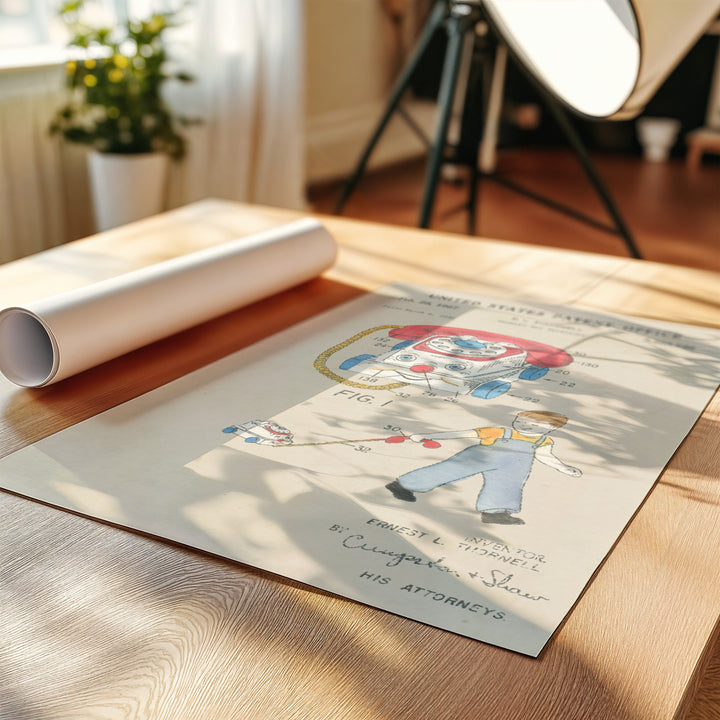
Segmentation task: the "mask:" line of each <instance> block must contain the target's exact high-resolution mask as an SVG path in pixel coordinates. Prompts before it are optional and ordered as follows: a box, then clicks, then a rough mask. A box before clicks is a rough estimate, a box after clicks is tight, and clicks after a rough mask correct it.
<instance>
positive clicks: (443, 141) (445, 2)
mask: <svg viewBox="0 0 720 720" xmlns="http://www.w3.org/2000/svg"><path fill="white" fill-rule="evenodd" d="M481 21H483V22H484V23H487V25H488V32H486V33H485V34H484V35H478V33H477V32H476V26H477V25H478V23H480V22H481ZM443 26H444V27H445V30H446V32H447V47H446V50H445V58H444V61H443V68H442V74H441V78H440V86H439V90H438V95H437V106H438V110H437V121H436V129H435V137H434V141H433V142H430V141H429V140H428V139H427V138H425V137H424V136H423V137H422V139H423V140H424V142H425V143H426V144H427V145H428V146H429V150H430V152H429V156H428V162H427V168H426V171H425V184H424V189H423V197H422V202H421V205H420V215H419V220H418V226H419V227H421V228H428V227H430V221H431V219H432V213H433V207H434V203H435V195H436V193H437V186H438V181H439V178H440V170H441V167H442V166H443V164H447V163H449V164H453V165H463V164H466V165H468V166H469V168H470V182H469V189H468V192H469V197H468V203H467V211H468V232H469V233H470V234H471V235H474V234H475V226H476V216H477V195H478V189H479V180H480V179H481V178H485V179H488V180H492V181H494V182H497V183H499V184H501V185H503V186H505V187H507V188H509V189H510V190H513V191H514V192H517V193H520V194H522V195H524V196H525V197H528V198H529V199H531V200H534V201H536V202H540V203H543V204H545V205H547V206H548V207H550V208H552V209H554V210H556V211H558V212H562V213H565V214H566V215H568V216H570V217H573V218H574V219H576V220H578V221H580V222H584V223H586V224H589V225H592V226H593V227H596V228H598V229H600V230H604V231H606V232H611V233H614V234H617V235H619V236H620V237H621V238H622V239H623V241H624V243H625V246H626V248H627V250H628V253H629V254H630V255H631V256H632V257H635V258H640V257H642V256H641V254H640V252H639V250H638V248H637V246H636V244H635V241H634V239H633V237H632V234H631V233H630V230H629V229H628V227H627V225H626V224H625V222H624V220H623V218H622V216H621V215H620V212H619V211H618V209H617V207H616V205H615V203H614V201H613V199H612V197H611V196H610V193H609V191H608V190H607V188H606V187H605V184H604V183H603V181H602V179H601V178H600V176H599V174H598V173H597V170H596V169H595V166H594V165H593V163H592V160H591V158H590V156H589V155H588V153H587V150H586V149H585V146H584V145H583V142H582V140H581V138H580V136H579V134H578V132H577V130H576V129H575V127H574V126H573V124H572V123H571V122H570V119H569V118H568V116H567V114H566V112H565V110H564V108H563V107H562V105H561V103H560V101H558V100H557V99H556V98H555V97H554V96H553V95H551V94H550V92H549V91H548V90H547V89H546V88H544V87H543V86H542V85H541V84H540V82H539V81H537V80H536V79H535V78H534V77H532V76H531V75H530V74H529V73H528V77H529V80H530V81H531V83H532V85H533V86H534V87H535V89H536V91H537V92H538V94H539V96H540V98H541V100H542V101H543V104H544V105H545V106H546V107H547V108H548V110H549V111H550V113H551V114H552V116H553V118H554V119H555V122H556V123H557V124H558V126H559V128H560V130H561V131H562V133H563V135H564V136H565V138H566V140H567V142H568V144H569V145H570V147H571V148H572V150H573V151H574V153H575V155H576V157H577V159H578V161H579V162H580V165H581V166H582V169H583V170H584V172H585V175H586V176H587V178H588V180H589V181H590V183H591V184H592V186H593V188H594V189H595V192H596V193H597V195H598V197H599V198H600V201H601V202H602V204H603V206H604V209H605V211H606V212H607V214H608V216H609V217H610V219H611V220H612V224H611V225H608V224H606V223H602V222H600V221H598V220H596V219H595V218H593V217H590V216H588V215H586V214H584V213H582V212H580V211H578V210H576V209H574V208H571V207H569V206H567V205H564V204H563V203H560V202H557V201H555V200H553V199H550V198H547V197H544V196H542V195H540V194H538V193H536V192H534V191H532V190H528V189H526V188H524V187H522V186H521V185H519V184H517V183H515V182H514V181H511V180H509V179H508V178H505V177H503V176H501V175H500V174H499V173H497V172H495V170H494V168H493V169H492V170H490V171H488V170H487V169H486V168H485V167H479V166H478V161H477V158H478V153H479V152H481V142H482V143H483V145H484V146H485V148H487V143H488V142H492V143H494V142H495V136H494V131H495V129H496V126H497V122H498V116H499V103H501V102H502V97H501V94H500V96H499V95H498V88H499V87H500V86H501V85H502V83H503V82H504V77H503V75H504V73H503V72H502V71H503V67H500V66H496V60H497V59H498V58H499V59H501V60H502V61H503V63H504V59H505V57H507V53H508V49H507V47H506V46H505V45H504V43H503V41H502V39H501V38H500V37H499V36H498V34H497V33H496V32H495V31H494V30H493V28H492V25H491V23H490V22H489V21H488V18H487V17H486V16H485V12H484V10H483V1H482V0H436V2H435V4H434V5H433V7H432V9H431V11H430V14H429V16H428V19H427V21H426V22H425V25H424V27H423V29H422V31H421V33H420V36H419V38H418V41H417V43H416V45H415V48H414V49H413V51H412V53H411V55H410V57H409V59H408V61H407V63H406V64H405V67H404V68H403V70H402V71H401V73H400V76H399V77H398V79H397V81H396V83H395V86H394V88H393V90H392V92H391V94H390V98H389V100H388V102H387V105H386V107H385V110H384V112H383V114H382V116H381V118H380V120H379V122H378V124H377V126H376V127H375V130H374V131H373V133H372V135H371V136H370V139H369V140H368V142H367V144H366V146H365V148H364V150H363V152H362V154H361V156H360V159H359V161H358V163H357V165H356V167H355V170H354V171H353V173H352V175H351V176H350V178H349V179H348V181H347V182H346V184H345V186H344V188H343V190H342V193H341V196H340V198H339V200H338V202H337V204H336V207H335V211H336V213H341V212H342V210H343V208H344V206H345V203H346V202H347V200H348V199H349V197H350V196H351V195H352V193H353V192H354V191H355V188H356V187H357V185H358V183H359V182H360V179H361V178H362V175H363V174H364V172H365V169H366V166H367V163H368V160H369V159H370V156H371V154H372V152H373V150H374V148H375V146H376V144H377V143H378V141H379V140H380V138H381V136H382V134H383V132H384V130H385V128H386V126H387V124H388V123H389V121H390V119H391V118H392V116H393V115H394V113H395V112H396V111H397V112H399V113H400V115H401V116H402V117H403V118H404V119H405V120H406V121H407V122H408V124H409V125H410V127H411V129H413V130H414V131H415V132H416V133H418V134H420V135H422V133H421V131H420V130H419V128H418V127H417V126H416V125H415V123H414V122H413V121H412V119H411V118H410V117H409V116H408V115H407V114H406V113H405V112H404V111H403V110H402V108H401V106H400V103H401V100H402V97H403V95H404V94H405V92H406V91H407V89H408V88H409V87H410V83H411V81H412V79H413V75H414V73H415V71H416V69H417V67H418V65H419V64H420V63H421V61H422V60H423V58H424V57H425V55H426V53H427V51H428V48H429V46H430V43H431V40H432V39H433V37H434V35H435V33H436V32H437V31H439V30H441V29H442V28H443ZM475 51H477V53H478V54H479V56H480V58H481V63H482V69H483V72H482V76H483V78H484V79H485V80H486V81H489V82H484V83H483V93H482V95H483V96H482V98H481V105H482V114H483V117H482V118H480V119H479V121H478V122H477V123H475V127H474V128H473V129H472V130H471V131H470V138H466V140H468V144H469V145H470V148H471V151H470V152H469V153H468V156H469V157H468V158H467V159H465V160H463V159H461V158H459V157H458V155H457V153H456V152H455V153H454V154H453V151H454V150H456V148H453V146H452V145H451V144H449V142H448V130H449V128H450V121H451V117H452V113H453V110H454V108H455V107H456V105H457V98H456V93H457V90H458V77H459V75H460V71H461V66H462V65H463V64H464V63H465V64H466V63H467V60H468V59H469V58H471V57H472V54H473V52H475ZM521 67H522V65H521ZM495 70H500V71H501V72H500V74H499V75H498V74H495V73H494V71H495ZM498 83H499V84H498ZM488 84H489V85H490V87H489V88H488V87H487V86H488ZM501 92H502V88H501V87H500V93H501ZM474 94H475V89H474V88H473V87H472V83H469V84H468V86H467V90H466V92H465V96H464V98H460V100H461V102H462V103H463V106H466V105H467V104H468V100H469V99H470V97H471V96H473V95H474Z"/></svg>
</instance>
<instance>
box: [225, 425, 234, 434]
mask: <svg viewBox="0 0 720 720" xmlns="http://www.w3.org/2000/svg"><path fill="white" fill-rule="evenodd" d="M223 432H224V433H234V432H237V427H236V426H235V425H230V426H229V427H226V428H223Z"/></svg>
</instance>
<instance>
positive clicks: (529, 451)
mask: <svg viewBox="0 0 720 720" xmlns="http://www.w3.org/2000/svg"><path fill="white" fill-rule="evenodd" d="M546 437H547V436H546V435H542V436H541V437H539V438H538V439H537V440H536V441H534V442H530V441H529V440H517V439H513V437H512V430H511V429H509V428H505V429H504V430H503V435H502V437H500V438H498V439H497V440H495V442H494V443H493V444H492V445H481V444H477V445H471V446H470V447H467V448H465V449H464V450H461V451H460V452H459V453H456V454H455V455H453V456H452V457H449V458H448V459H447V460H442V461H440V462H438V463H435V464H434V465H427V466H426V467H422V468H418V469H417V470H411V471H410V472H408V473H405V474H404V475H401V476H400V477H399V478H398V479H397V480H398V482H399V483H400V485H402V486H403V487H404V488H406V489H407V490H411V491H412V492H428V491H429V490H434V489H435V488H436V487H440V485H447V484H449V483H453V482H457V481H458V480H463V479H465V478H468V477H471V476H472V475H478V474H480V473H482V475H483V479H484V482H483V486H482V490H480V494H479V495H478V497H477V502H476V503H475V506H476V508H477V509H478V510H479V511H480V512H493V511H503V510H504V511H506V512H508V513H514V512H518V511H519V510H520V505H521V503H522V490H523V486H524V485H525V481H526V480H527V477H528V475H529V474H530V468H531V467H532V463H533V459H534V458H535V448H537V447H540V445H542V444H543V442H545V439H546Z"/></svg>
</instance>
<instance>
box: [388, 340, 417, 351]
mask: <svg viewBox="0 0 720 720" xmlns="http://www.w3.org/2000/svg"><path fill="white" fill-rule="evenodd" d="M414 342H415V341H414V340H403V341H402V342H399V343H397V345H393V346H392V348H391V349H392V350H401V349H402V348H404V347H407V346H408V345H412V344H413V343H414Z"/></svg>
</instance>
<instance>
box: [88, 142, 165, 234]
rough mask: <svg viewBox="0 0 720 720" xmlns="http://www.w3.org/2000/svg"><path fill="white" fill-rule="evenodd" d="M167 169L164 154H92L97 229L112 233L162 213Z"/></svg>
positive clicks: (93, 152) (90, 161) (91, 181)
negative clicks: (131, 223) (112, 229)
mask: <svg viewBox="0 0 720 720" xmlns="http://www.w3.org/2000/svg"><path fill="white" fill-rule="evenodd" d="M167 168H168V156H167V155H165V154H164V153H148V154H139V155H132V154H130V155H120V154H112V153H99V152H96V151H91V152H90V153H88V171H89V174H90V190H91V193H92V200H93V211H94V214H95V225H96V227H97V229H98V230H100V231H102V230H109V229H111V228H114V227H118V226H119V225H125V224H126V223H129V222H133V220H140V219H141V218H144V217H148V216H149V215H155V214H156V213H159V212H162V211H163V210H164V204H165V184H166V179H167Z"/></svg>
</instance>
